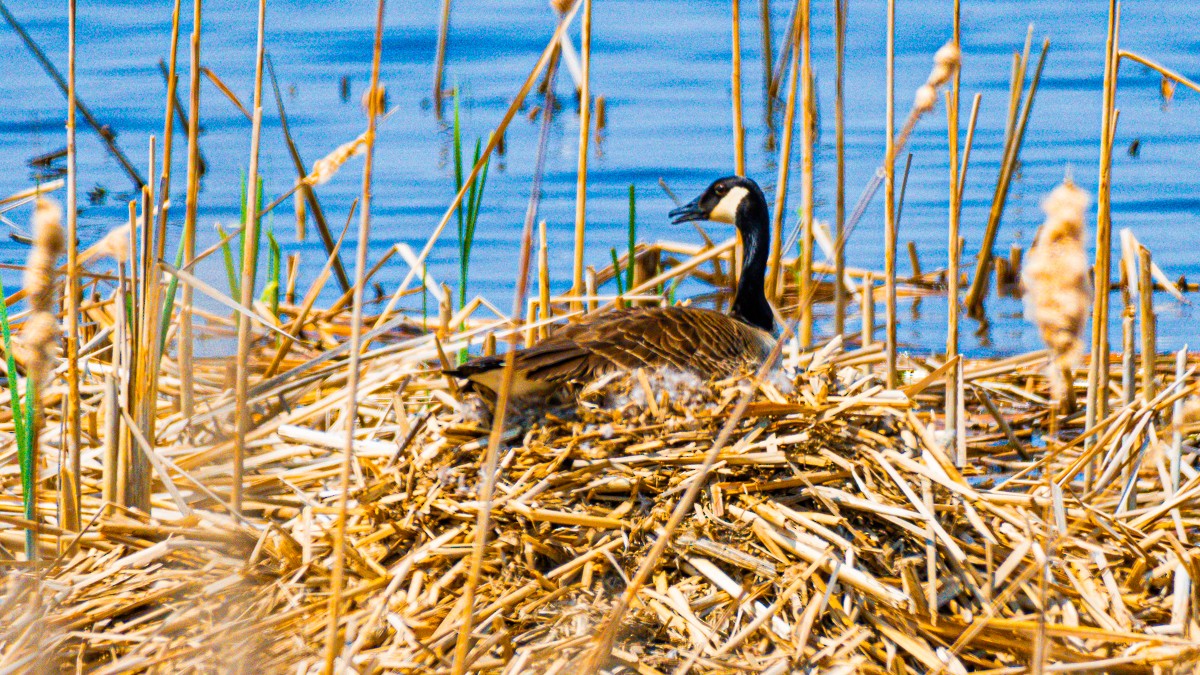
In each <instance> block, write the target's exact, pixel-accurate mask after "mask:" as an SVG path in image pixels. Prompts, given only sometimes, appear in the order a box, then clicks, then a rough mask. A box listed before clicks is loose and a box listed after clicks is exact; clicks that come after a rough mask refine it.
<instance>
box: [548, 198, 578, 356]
mask: <svg viewBox="0 0 1200 675" xmlns="http://www.w3.org/2000/svg"><path fill="white" fill-rule="evenodd" d="M537 262H538V312H539V314H538V316H540V317H541V318H542V319H549V318H551V316H553V315H552V314H551V311H550V247H549V246H548V245H547V243H546V221H545V220H544V219H543V220H542V221H540V222H538V256H537ZM585 281H586V279H585ZM585 287H586V284H585ZM549 334H550V326H549V325H548V324H546V323H544V322H543V324H542V326H541V327H540V328H538V337H539V338H541V339H543V340H544V339H546V337H547V336H548V335H549Z"/></svg>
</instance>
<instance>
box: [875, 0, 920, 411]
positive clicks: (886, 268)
mask: <svg viewBox="0 0 1200 675" xmlns="http://www.w3.org/2000/svg"><path fill="white" fill-rule="evenodd" d="M886 30H887V66H886V68H887V113H886V121H885V123H884V133H885V134H886V135H887V136H886V139H885V140H886V146H885V148H886V149H885V151H884V155H885V159H884V162H883V167H884V193H883V194H884V225H883V228H884V229H883V256H884V259H883V286H884V308H885V309H884V311H885V315H886V317H887V319H886V320H887V326H886V329H885V330H886V333H885V345H886V346H885V350H886V354H887V361H886V364H887V365H886V368H887V371H886V379H885V382H886V383H887V388H888V389H895V388H896V386H897V385H898V384H899V374H898V373H897V371H896V139H895V138H894V136H893V134H894V133H895V129H896V0H888V2H887V29H886ZM918 96H920V94H918ZM914 107H916V106H914Z"/></svg>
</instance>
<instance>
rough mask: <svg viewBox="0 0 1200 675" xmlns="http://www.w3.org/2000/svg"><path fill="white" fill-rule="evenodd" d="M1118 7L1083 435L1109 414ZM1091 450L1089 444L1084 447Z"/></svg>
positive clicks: (1112, 18)
mask: <svg viewBox="0 0 1200 675" xmlns="http://www.w3.org/2000/svg"><path fill="white" fill-rule="evenodd" d="M1120 23H1121V14H1120V5H1119V4H1118V3H1117V0H1109V3H1108V37H1107V39H1106V40H1105V52H1104V53H1105V59H1104V109H1103V114H1102V115H1101V120H1100V179H1099V186H1098V187H1097V189H1096V262H1095V265H1094V267H1093V268H1092V270H1093V271H1092V278H1093V286H1094V290H1093V293H1094V295H1093V296H1092V297H1093V299H1092V358H1091V360H1090V362H1089V363H1088V388H1087V413H1086V417H1085V431H1091V430H1092V429H1093V428H1094V427H1095V426H1096V422H1097V420H1101V419H1104V417H1105V413H1106V411H1107V410H1108V360H1109V353H1108V300H1109V298H1108V292H1109V284H1110V281H1111V280H1110V278H1109V275H1110V274H1112V261H1111V258H1112V217H1111V212H1110V209H1111V207H1112V147H1113V138H1112V132H1113V130H1114V128H1115V126H1116V122H1115V119H1114V118H1115V116H1116V114H1115V109H1116V90H1117V70H1118V68H1119V66H1120V59H1118V57H1117V54H1118V50H1119V45H1120ZM1085 447H1090V442H1089V444H1088V445H1087V446H1085ZM1095 469H1096V466H1095V460H1093V461H1090V462H1088V463H1087V465H1086V467H1085V469H1084V488H1085V489H1089V490H1090V489H1091V487H1092V481H1093V479H1094V478H1095V476H1094V473H1095Z"/></svg>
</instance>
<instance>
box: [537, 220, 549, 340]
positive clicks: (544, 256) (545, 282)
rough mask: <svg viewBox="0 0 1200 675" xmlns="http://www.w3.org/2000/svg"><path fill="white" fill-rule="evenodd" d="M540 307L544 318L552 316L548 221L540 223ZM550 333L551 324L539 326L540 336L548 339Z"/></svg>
mask: <svg viewBox="0 0 1200 675" xmlns="http://www.w3.org/2000/svg"><path fill="white" fill-rule="evenodd" d="M538 307H539V308H540V311H541V318H542V319H549V318H550V249H549V247H548V246H547V243H546V221H545V219H543V220H542V221H541V222H539V223H538ZM549 334H550V325H549V324H543V325H542V326H540V327H539V328H538V337H539V338H541V339H543V340H544V339H546V337H547V336H548V335H549Z"/></svg>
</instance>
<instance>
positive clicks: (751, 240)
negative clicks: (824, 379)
mask: <svg viewBox="0 0 1200 675" xmlns="http://www.w3.org/2000/svg"><path fill="white" fill-rule="evenodd" d="M670 215H671V222H673V223H676V224H678V223H686V222H689V221H693V220H711V221H715V222H719V223H730V224H732V225H733V226H734V227H736V228H737V230H738V233H739V234H740V235H741V237H742V244H743V246H744V250H745V260H744V262H743V264H742V270H741V275H740V276H739V277H738V284H737V289H736V291H735V293H734V301H733V306H732V308H731V312H732V314H733V315H734V316H735V317H737V318H738V319H741V320H742V321H745V322H746V323H748V324H751V325H753V326H756V327H758V328H761V329H762V330H764V331H766V332H768V333H774V332H775V321H774V313H773V312H772V310H771V305H770V303H768V302H767V298H766V295H765V294H764V293H763V281H764V279H763V278H764V276H765V272H766V268H767V256H768V252H769V250H770V242H769V238H770V231H771V219H770V214H769V212H768V209H767V199H766V197H764V196H763V193H762V190H761V189H759V187H758V183H755V182H754V181H752V180H750V179H749V178H744V177H742V176H727V177H725V178H718V179H717V180H715V181H713V182H712V184H711V185H709V186H708V188H707V189H705V190H704V192H703V193H702V194H701V195H700V196H699V197H697V198H695V199H693V200H692V201H691V202H690V203H688V204H685V205H683V206H681V207H679V208H677V209H675V210H673V211H671V214H670Z"/></svg>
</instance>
